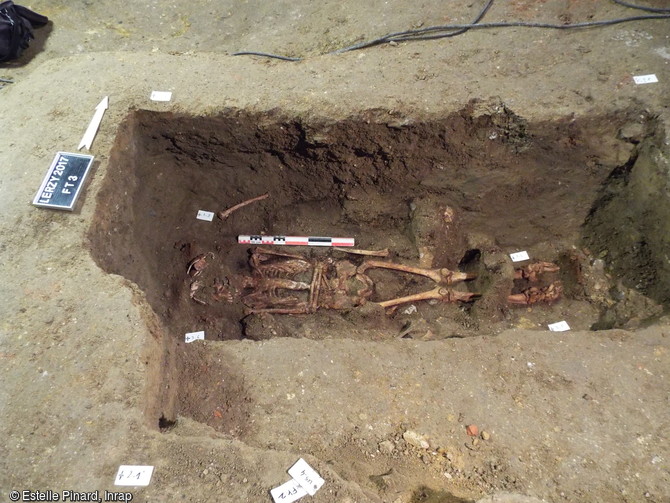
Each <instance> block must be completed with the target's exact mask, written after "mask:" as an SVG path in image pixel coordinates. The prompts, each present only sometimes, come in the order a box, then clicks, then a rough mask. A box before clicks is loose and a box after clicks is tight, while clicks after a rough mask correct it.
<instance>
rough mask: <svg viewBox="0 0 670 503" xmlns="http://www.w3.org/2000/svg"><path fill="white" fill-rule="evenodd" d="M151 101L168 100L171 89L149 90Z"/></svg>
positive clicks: (170, 96)
mask: <svg viewBox="0 0 670 503" xmlns="http://www.w3.org/2000/svg"><path fill="white" fill-rule="evenodd" d="M150 98H151V101H170V100H171V99H172V91H151V96H150Z"/></svg>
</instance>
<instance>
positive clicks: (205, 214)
mask: <svg viewBox="0 0 670 503" xmlns="http://www.w3.org/2000/svg"><path fill="white" fill-rule="evenodd" d="M195 218H197V219H198V220H207V221H208V222H211V221H212V220H214V213H213V212H211V211H205V210H198V214H197V215H196V217H195Z"/></svg>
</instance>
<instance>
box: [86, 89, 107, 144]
mask: <svg viewBox="0 0 670 503" xmlns="http://www.w3.org/2000/svg"><path fill="white" fill-rule="evenodd" d="M107 108H109V96H105V97H104V98H103V100H102V101H101V102H100V103H98V106H97V107H95V113H94V114H93V118H92V119H91V123H90V124H89V125H88V127H87V128H86V132H85V133H84V137H83V138H82V139H81V143H80V144H79V147H78V150H81V149H82V148H83V147H86V150H90V149H91V144H92V143H93V138H95V135H96V133H97V132H98V128H99V127H100V123H101V122H102V116H103V115H105V110H107Z"/></svg>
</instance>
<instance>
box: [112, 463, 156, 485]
mask: <svg viewBox="0 0 670 503" xmlns="http://www.w3.org/2000/svg"><path fill="white" fill-rule="evenodd" d="M153 473H154V467H153V466H138V465H121V466H119V471H118V472H116V478H115V479H114V485H115V486H148V485H149V482H151V475H153Z"/></svg>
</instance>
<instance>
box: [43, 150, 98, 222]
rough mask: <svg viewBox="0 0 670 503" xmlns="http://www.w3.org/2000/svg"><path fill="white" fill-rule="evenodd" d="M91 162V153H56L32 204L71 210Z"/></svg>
mask: <svg viewBox="0 0 670 503" xmlns="http://www.w3.org/2000/svg"><path fill="white" fill-rule="evenodd" d="M92 163H93V156H92V155H85V154H69V153H67V152H58V153H56V157H54V161H53V162H52V163H51V167H50V168H49V171H47V174H46V176H45V177H44V181H42V185H41V186H40V190H38V191H37V195H36V196H35V199H33V204H34V205H35V206H41V207H43V208H54V209H57V210H70V211H72V209H73V208H74V203H76V202H77V197H79V192H80V191H81V188H82V186H83V184H84V180H85V179H86V175H87V174H88V170H89V169H90V167H91V164H92Z"/></svg>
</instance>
